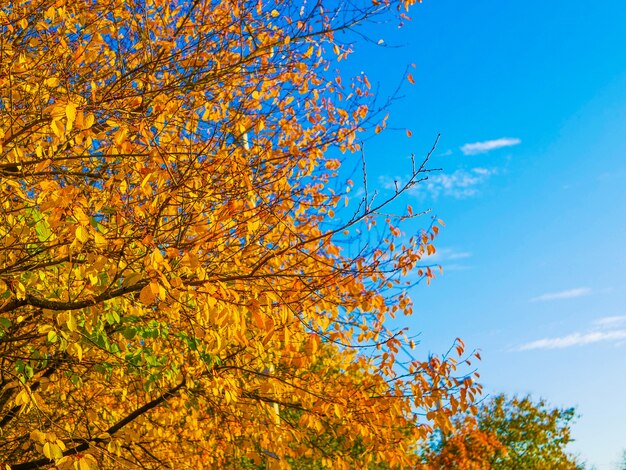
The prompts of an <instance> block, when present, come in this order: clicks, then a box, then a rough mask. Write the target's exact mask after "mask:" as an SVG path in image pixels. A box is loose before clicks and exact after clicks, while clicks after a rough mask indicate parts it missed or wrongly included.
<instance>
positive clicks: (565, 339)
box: [517, 330, 626, 351]
mask: <svg viewBox="0 0 626 470" xmlns="http://www.w3.org/2000/svg"><path fill="white" fill-rule="evenodd" d="M619 340H626V330H616V331H592V332H589V333H573V334H571V335H568V336H562V337H559V338H544V339H540V340H537V341H531V342H530V343H526V344H523V345H521V346H520V347H519V348H517V350H518V351H530V350H532V349H559V348H570V347H572V346H581V345H585V344H592V343H599V342H602V341H619Z"/></svg>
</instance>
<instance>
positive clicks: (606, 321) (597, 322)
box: [593, 315, 626, 328]
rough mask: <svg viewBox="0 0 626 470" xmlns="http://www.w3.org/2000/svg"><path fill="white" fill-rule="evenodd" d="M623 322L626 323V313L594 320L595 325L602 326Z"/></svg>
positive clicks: (611, 325)
mask: <svg viewBox="0 0 626 470" xmlns="http://www.w3.org/2000/svg"><path fill="white" fill-rule="evenodd" d="M623 323H626V315H623V316H614V317H603V318H598V319H597V320H595V321H594V322H593V324H594V325H596V326H599V327H600V328H606V327H613V326H615V325H621V324H623Z"/></svg>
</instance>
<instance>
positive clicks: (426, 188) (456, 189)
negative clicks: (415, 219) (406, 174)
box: [379, 168, 496, 199]
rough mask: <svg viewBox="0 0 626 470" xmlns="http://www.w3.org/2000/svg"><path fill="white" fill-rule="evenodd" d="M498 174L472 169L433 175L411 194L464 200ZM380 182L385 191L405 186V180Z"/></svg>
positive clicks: (417, 186) (381, 179)
mask: <svg viewBox="0 0 626 470" xmlns="http://www.w3.org/2000/svg"><path fill="white" fill-rule="evenodd" d="M495 173H496V170H495V169H488V168H472V169H470V170H463V169H460V170H456V171H455V172H453V173H439V174H431V175H429V176H428V179H427V180H425V181H422V182H421V183H419V184H417V185H415V186H413V187H412V188H411V189H410V190H409V193H410V194H412V195H414V196H417V197H422V198H423V197H426V196H430V197H431V198H433V199H437V198H438V197H439V196H448V197H453V198H456V199H464V198H468V197H471V196H474V195H476V194H477V193H478V188H477V187H478V186H480V185H481V184H483V183H485V182H486V181H487V180H488V179H489V177H490V176H492V175H494V174H495ZM379 182H380V184H381V186H382V187H383V188H384V189H391V190H395V189H396V188H401V187H402V186H403V178H401V177H395V178H392V177H390V176H381V177H380V178H379Z"/></svg>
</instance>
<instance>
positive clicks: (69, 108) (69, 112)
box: [65, 102, 76, 132]
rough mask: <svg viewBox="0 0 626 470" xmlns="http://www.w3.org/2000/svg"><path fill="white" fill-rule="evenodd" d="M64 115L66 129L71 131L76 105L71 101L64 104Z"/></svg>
mask: <svg viewBox="0 0 626 470" xmlns="http://www.w3.org/2000/svg"><path fill="white" fill-rule="evenodd" d="M65 117H66V118H67V131H68V132H69V131H71V130H72V127H73V125H74V121H75V120H76V105H75V104H74V103H72V102H70V103H67V104H66V105H65Z"/></svg>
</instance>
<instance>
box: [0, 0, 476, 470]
mask: <svg viewBox="0 0 626 470" xmlns="http://www.w3.org/2000/svg"><path fill="white" fill-rule="evenodd" d="M330 3H332V4H333V5H334V2H330ZM411 3H413V2H410V1H409V2H404V3H400V4H396V3H395V2H394V3H393V4H391V5H388V4H386V3H383V4H379V3H378V2H374V3H367V2H345V3H342V4H341V5H339V6H336V5H335V6H330V9H327V7H325V5H324V2H318V3H316V4H315V5H308V4H302V5H297V6H296V5H295V4H294V3H293V2H268V3H263V2H256V1H255V2H241V1H227V0H223V1H213V2H210V1H204V0H195V1H191V0H190V1H183V2H178V3H177V4H172V2H168V1H160V0H157V1H152V0H148V1H143V0H142V1H139V0H137V1H121V0H113V1H110V2H101V1H92V2H77V3H74V2H64V1H63V0H56V1H45V0H35V1H26V0H24V1H16V2H12V3H8V4H4V5H3V8H2V11H1V13H0V38H1V39H0V41H1V44H0V47H1V50H0V71H1V72H0V204H1V206H2V211H1V212H0V237H2V245H1V247H0V428H1V433H0V455H1V456H2V457H1V458H2V459H3V461H4V463H5V464H7V465H9V467H10V468H13V469H31V468H45V467H49V466H51V465H53V464H56V465H57V466H58V468H61V469H64V468H81V469H83V468H94V467H96V466H100V467H102V468H125V467H131V468H135V467H136V466H137V465H141V466H142V467H143V468H158V467H162V466H169V467H174V468H215V466H221V467H229V466H230V467H235V468H238V467H241V466H242V465H244V464H251V465H265V464H266V463H270V464H272V465H275V466H277V467H284V466H288V465H289V461H291V459H293V458H298V457H303V456H305V457H310V458H315V459H317V460H318V461H319V462H321V464H322V465H325V466H328V467H333V468H341V467H342V466H343V467H345V466H349V465H351V464H354V462H359V463H360V464H367V463H368V462H369V461H379V462H386V463H387V464H388V465H391V466H393V465H399V464H411V462H413V459H414V458H415V454H413V453H412V452H410V448H411V446H413V445H414V444H415V443H416V442H417V441H418V440H419V439H422V438H424V437H425V436H426V435H427V434H428V432H429V431H430V429H431V427H432V426H435V427H437V428H446V427H447V426H448V423H449V417H450V416H451V415H453V414H454V413H456V412H457V411H465V410H467V409H468V407H470V406H471V403H472V401H473V397H474V395H475V393H477V392H478V390H479V387H478V386H477V385H475V384H474V383H473V381H472V380H471V379H469V378H467V377H463V376H460V377H459V378H458V379H457V378H456V377H455V370H456V364H457V362H458V358H459V357H462V356H463V354H464V352H463V344H462V343H461V342H458V343H457V345H456V348H454V349H453V351H454V354H452V355H450V356H446V357H443V358H438V357H434V356H433V357H430V358H427V359H425V360H424V361H419V360H410V361H408V362H406V363H405V364H404V365H403V367H402V368H398V366H397V361H396V359H397V355H398V353H399V352H400V351H401V350H404V349H406V348H407V347H410V345H411V343H410V341H409V339H408V338H407V337H406V335H405V334H404V332H402V331H390V330H389V329H388V328H387V327H386V321H387V319H388V318H390V317H391V316H394V315H396V314H401V313H403V314H410V313H411V302H410V299H409V298H408V297H407V296H406V294H405V293H404V292H403V291H402V290H401V289H399V287H401V276H402V275H405V274H408V273H410V272H413V271H417V272H418V275H419V276H424V277H427V278H430V277H431V276H432V273H431V272H430V270H424V271H422V270H421V269H420V270H418V269H419V264H420V259H421V258H422V257H423V256H425V254H426V253H430V254H432V253H433V252H434V247H433V246H432V240H433V239H434V236H435V235H436V233H437V225H435V224H430V222H429V223H427V227H429V228H428V229H427V230H424V231H422V232H420V233H417V234H415V236H414V237H411V238H410V240H409V237H410V234H409V235H407V236H404V234H403V233H402V232H401V228H400V227H401V223H402V221H403V220H405V219H406V218H410V217H414V215H413V214H412V212H411V210H410V209H409V210H408V212H407V214H400V215H398V216H392V215H385V214H384V212H383V205H384V201H373V200H372V199H371V198H369V197H367V196H366V197H364V198H363V199H362V200H361V202H360V205H359V207H358V209H357V211H356V212H354V213H353V214H352V215H351V216H348V217H347V218H345V219H343V220H338V216H337V215H336V214H335V211H338V207H341V206H342V205H344V204H345V202H346V198H348V197H349V194H348V193H349V190H350V187H351V182H349V181H348V182H341V184H339V183H338V182H337V170H338V168H339V166H340V162H339V161H338V160H336V159H333V158H330V157H328V156H327V154H326V151H327V150H329V149H339V150H341V151H344V152H347V154H346V155H350V154H351V153H353V152H356V151H358V150H359V145H358V139H357V134H358V133H359V132H361V131H362V130H363V129H365V128H368V127H369V126H370V125H371V126H376V125H377V124H379V123H377V122H374V121H372V122H369V121H368V112H369V111H368V107H367V103H368V100H369V99H370V97H371V92H370V90H369V83H368V81H367V79H366V78H365V77H363V76H359V77H357V78H355V79H353V80H351V81H350V80H349V79H346V78H344V81H343V82H342V80H341V77H339V76H336V77H334V76H332V75H331V74H330V72H329V71H328V63H329V62H328V61H329V60H337V59H342V58H345V56H346V55H347V53H348V51H347V50H345V49H344V48H343V47H342V46H341V45H340V44H337V43H336V42H335V41H334V37H333V32H334V31H337V30H340V29H343V28H347V27H350V26H352V25H354V24H355V23H357V22H360V21H365V20H367V19H368V18H371V17H373V16H375V15H390V16H401V15H403V14H404V13H403V11H404V9H405V8H406V7H408V6H409V4H411ZM422 170H423V168H422V167H419V166H418V167H416V168H415V169H414V171H413V175H412V177H411V178H410V179H409V180H407V182H406V183H405V185H406V186H401V187H399V188H397V190H396V192H395V194H394V195H393V196H392V198H393V199H395V198H397V197H398V196H400V195H401V194H402V192H403V191H404V190H405V189H407V188H409V187H411V186H412V185H414V184H416V182H417V180H418V179H419V178H420V177H421V174H420V172H421V171H422ZM331 183H332V184H331ZM374 226H376V227H377V232H376V233H377V234H378V235H377V236H371V237H369V238H365V239H360V241H359V243H358V245H356V246H358V247H359V248H358V250H354V249H345V248H344V247H345V246H346V245H349V244H350V243H354V241H355V240H359V233H364V232H367V230H368V229H371V228H372V227H374ZM402 354H403V355H405V354H404V352H403V353H402ZM399 371H401V372H399ZM461 392H462V393H461ZM324 439H330V440H331V441H332V442H331V443H326V442H324Z"/></svg>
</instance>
